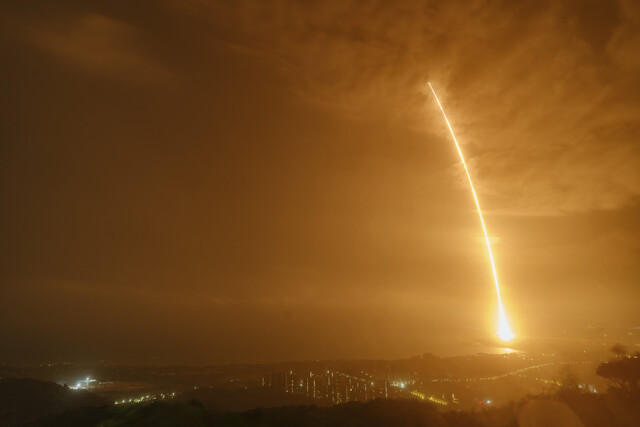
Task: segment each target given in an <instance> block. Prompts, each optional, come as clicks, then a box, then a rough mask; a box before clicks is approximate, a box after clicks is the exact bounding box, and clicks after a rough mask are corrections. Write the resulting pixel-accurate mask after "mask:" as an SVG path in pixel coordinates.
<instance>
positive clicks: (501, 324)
mask: <svg viewBox="0 0 640 427" xmlns="http://www.w3.org/2000/svg"><path fill="white" fill-rule="evenodd" d="M428 84H429V88H430V89H431V92H432V93H433V97H434V98H435V99H436V102H437V103H438V107H440V111H442V116H443V117H444V121H445V122H446V123H447V127H448V128H449V132H450V133H451V138H452V139H453V142H454V144H455V145H456V149H457V150H458V154H459V155H460V161H461V162H462V166H463V167H464V171H465V173H466V174H467V179H468V180H469V187H470V188H471V194H473V200H475V202H476V208H477V209H478V217H479V218H480V224H481V225H482V232H483V233H484V241H485V243H486V245H487V253H488V255H489V261H490V263H491V271H492V272H493V281H494V282H495V285H496V294H497V297H498V337H500V339H501V340H503V341H509V340H511V339H512V338H514V337H515V335H514V334H513V332H511V327H510V326H509V322H508V321H507V316H506V315H505V312H504V307H503V305H502V296H501V295H500V284H499V282H498V273H497V271H496V263H495V261H494V260H493V252H492V251H491V242H490V241H489V234H488V233H487V227H486V225H485V223H484V218H483V217H482V209H480V202H479V201H478V196H477V195H476V190H475V188H474V187H473V181H472V180H471V174H469V169H468V168H467V163H466V162H465V161H464V155H463V154H462V150H461V149H460V144H458V140H457V139H456V135H455V134H454V133H453V128H452V127H451V123H449V119H447V115H446V114H445V112H444V108H442V104H441V103H440V100H439V99H438V95H436V91H435V90H433V86H431V83H428Z"/></svg>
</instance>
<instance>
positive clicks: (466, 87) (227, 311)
mask: <svg viewBox="0 0 640 427" xmlns="http://www.w3.org/2000/svg"><path fill="white" fill-rule="evenodd" d="M396 3H399V4H396ZM639 28H640V3H638V2H636V1H633V0H619V1H606V2H602V1H596V0H589V1H578V0H576V1H564V2H557V1H538V0H531V1H518V2H514V1H507V0H504V1H502V2H499V1H498V2H494V1H441V2H436V1H432V2H427V1H424V2H417V1H416V2H389V1H345V0H336V1H322V2H308V1H292V0H282V1H269V2H265V1H261V0H255V1H249V0H247V1H233V2H216V1H204V0H200V1H199V0H166V1H155V2H131V1H106V0H105V1H81V2H78V1H70V0H64V1H55V2H51V1H44V0H42V1H26V0H21V1H4V2H2V3H0V53H1V55H2V58H3V60H2V67H0V82H1V85H2V86H1V88H0V89H1V92H0V93H1V96H0V113H1V114H2V120H1V121H0V342H2V345H0V360H6V361H34V360H37V361H39V360H49V359H56V360H89V359H93V360H95V359H116V360H133V359H136V360H150V359H151V358H152V357H159V358H161V360H166V361H185V362H198V363H204V362H215V361H229V360H261V359H269V360H275V359H297V358H330V357H367V358H371V357H404V356H410V355H412V354H417V353H421V352H425V351H431V352H434V353H436V354H445V353H449V352H451V351H454V350H452V349H453V346H454V345H455V344H456V343H459V342H461V341H464V340H467V339H470V338H478V337H488V336H490V335H491V334H492V333H493V332H492V331H491V329H492V327H493V325H492V324H493V321H494V317H495V316H494V314H495V293H494V288H493V283H492V277H491V272H490V268H489V265H488V262H487V258H486V252H485V247H484V246H483V241H482V232H481V229H480V224H479V222H478V219H477V216H476V214H475V211H474V204H473V199H472V198H471V195H470V193H469V191H468V188H467V184H466V181H465V177H464V175H463V171H462V169H461V167H460V164H459V161H458V158H457V153H456V151H455V148H454V147H453V145H452V142H451V140H450V138H449V135H448V133H447V129H446V127H445V125H444V123H443V121H442V117H441V115H440V113H439V111H438V110H437V106H436V105H435V103H434V100H433V98H432V97H431V96H430V94H429V93H428V92H427V91H426V82H427V81H431V82H432V84H433V85H434V87H435V88H436V90H437V91H438V92H439V96H440V98H441V100H442V102H443V103H444V105H445V108H447V112H448V114H449V116H450V120H451V121H452V125H453V126H454V128H455V129H456V131H457V134H458V138H459V140H460V142H461V144H462V146H463V149H464V150H465V152H466V155H467V157H468V163H469V166H470V168H471V171H472V175H473V177H474V179H475V180H476V186H477V189H478V192H479V197H480V201H481V203H482V205H483V207H484V209H485V211H486V221H487V225H488V227H489V232H490V235H491V236H492V239H493V242H494V250H495V255H496V261H497V263H498V272H499V275H500V279H501V281H502V284H503V292H504V298H505V300H506V303H507V310H508V312H509V315H510V316H511V317H512V318H513V322H514V328H515V331H516V333H518V334H519V335H521V336H533V337H549V336H560V335H562V331H570V333H572V334H573V333H574V332H573V331H578V330H580V329H581V328H585V327H586V326H589V325H597V324H602V325H604V326H605V327H607V328H616V327H619V326H635V325H640V120H639V118H640V30H639Z"/></svg>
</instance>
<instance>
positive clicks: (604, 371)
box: [596, 352, 640, 394]
mask: <svg viewBox="0 0 640 427" xmlns="http://www.w3.org/2000/svg"><path fill="white" fill-rule="evenodd" d="M596 374H598V375H600V376H601V377H604V378H606V379H608V380H609V381H610V382H611V383H612V384H613V385H614V386H615V387H618V388H620V389H621V390H623V391H624V392H626V393H629V394H636V393H638V391H639V387H638V382H639V381H640V353H638V352H636V353H635V354H634V355H632V356H627V357H622V358H618V359H613V360H611V361H609V362H603V363H601V364H600V366H598V369H597V370H596Z"/></svg>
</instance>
